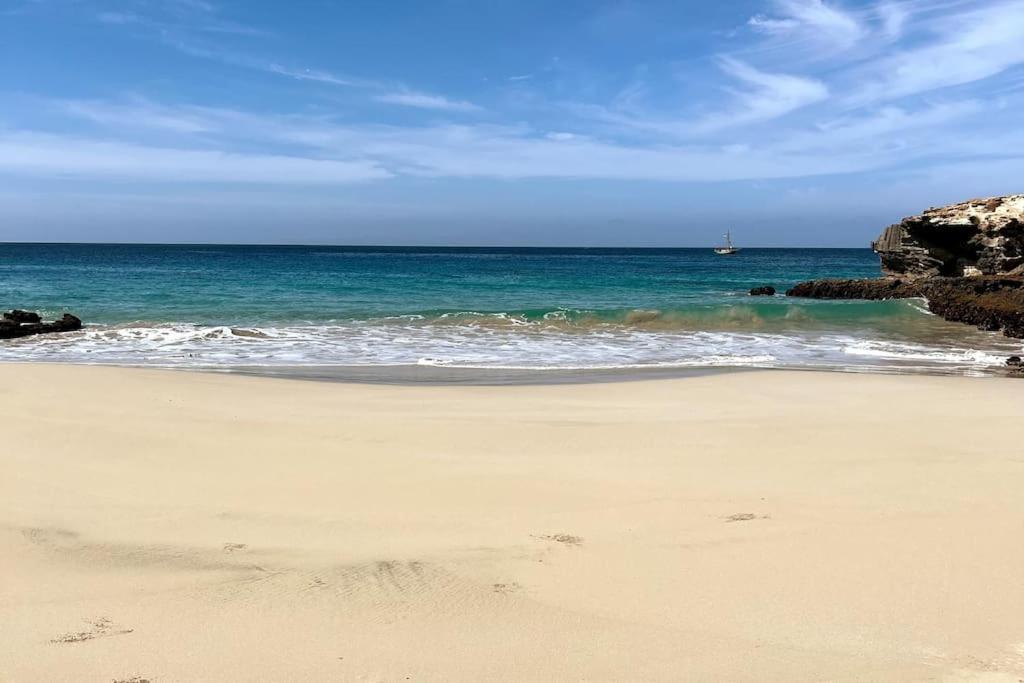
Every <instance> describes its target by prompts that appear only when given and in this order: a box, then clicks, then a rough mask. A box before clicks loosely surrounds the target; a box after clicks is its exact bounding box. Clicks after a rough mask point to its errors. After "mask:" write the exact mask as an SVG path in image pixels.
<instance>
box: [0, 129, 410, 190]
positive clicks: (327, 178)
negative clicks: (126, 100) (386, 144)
mask: <svg viewBox="0 0 1024 683" xmlns="http://www.w3.org/2000/svg"><path fill="white" fill-rule="evenodd" d="M3 172H6V173H12V172H13V173H18V174H22V175H37V176H46V177H63V178H89V179H97V178H105V179H113V180H132V181H139V180H143V181H154V180H156V181H164V182H220V183H270V184H278V185H281V184H284V185H288V184H338V183H351V182H358V181H367V180H379V179H382V178H387V177H389V176H390V175H391V174H390V173H389V172H388V171H387V170H385V169H383V168H381V167H380V166H378V165H377V164H375V163H373V162H371V161H366V160H355V161H339V160H331V159H310V158H301V157H290V156H278V155H267V154H243V153H237V152H226V151H219V150H218V151H213V150H202V149H180V148H171V147H153V146H146V145H136V144H129V143H124V142H114V141H107V140H98V139H91V138H81V137H74V136H68V135H52V134H42V133H29V132H18V133H5V134H0V173H3Z"/></svg>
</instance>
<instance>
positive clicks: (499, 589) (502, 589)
mask: <svg viewBox="0 0 1024 683" xmlns="http://www.w3.org/2000/svg"><path fill="white" fill-rule="evenodd" d="M520 588H522V586H520V585H519V584H518V583H515V582H513V583H496V584H494V592H495V593H501V594H502V595H508V594H509V593H515V592H516V591H517V590H519V589H520Z"/></svg>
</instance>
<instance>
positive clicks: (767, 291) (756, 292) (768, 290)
mask: <svg viewBox="0 0 1024 683" xmlns="http://www.w3.org/2000/svg"><path fill="white" fill-rule="evenodd" d="M750 296H775V288H774V287H770V286H765V287H754V288H753V289H751V290H750Z"/></svg>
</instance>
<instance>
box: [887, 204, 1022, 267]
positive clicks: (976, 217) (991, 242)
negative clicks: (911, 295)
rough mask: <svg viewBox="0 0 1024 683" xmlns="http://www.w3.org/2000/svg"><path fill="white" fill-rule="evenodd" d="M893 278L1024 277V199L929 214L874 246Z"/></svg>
mask: <svg viewBox="0 0 1024 683" xmlns="http://www.w3.org/2000/svg"><path fill="white" fill-rule="evenodd" d="M871 247H872V248H873V249H874V250H875V251H876V252H877V253H878V255H879V256H880V257H881V259H882V272H883V273H884V274H885V275H886V276H888V277H899V278H904V279H920V278H926V277H935V276H947V277H961V276H968V277H970V276H975V275H1004V274H1008V275H1024V194H1016V195H1008V196H1005V197H989V198H987V199H972V200H969V201H966V202H961V203H959V204H952V205H950V206H944V207H940V208H932V209H928V210H927V211H925V212H924V213H922V214H920V215H919V216H910V217H909V218H904V219H903V220H902V221H900V222H899V223H896V224H895V225H890V226H889V227H888V228H886V229H885V231H884V232H882V234H881V235H880V236H879V238H878V239H877V240H875V241H874V242H872V244H871Z"/></svg>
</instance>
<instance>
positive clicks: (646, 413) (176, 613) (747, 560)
mask: <svg viewBox="0 0 1024 683" xmlns="http://www.w3.org/2000/svg"><path fill="white" fill-rule="evenodd" d="M0 387H2V391H0V411H2V414H3V415H5V417H6V419H7V420H8V421H9V424H11V425H16V428H11V429H9V430H7V431H6V433H5V447H4V449H2V450H0V557H4V558H5V561H4V562H3V563H0V623H3V624H4V625H5V638H4V639H3V641H2V642H0V678H2V679H4V680H11V681H31V680H48V681H69V682H70V681H79V680H130V679H131V678H132V677H133V676H137V677H139V678H143V679H148V680H153V681H159V680H173V681H200V680H211V679H217V680H297V679H302V680H324V679H360V678H365V679H369V680H405V679H406V678H407V677H409V678H410V679H411V680H465V681H472V680H485V679H487V680H496V679H497V680H553V679H567V678H573V679H579V678H586V679H587V680H623V679H630V678H631V679H643V680H652V681H653V680H666V681H668V680H678V678H679V677H680V674H681V673H682V674H683V675H684V677H688V678H694V679H705V680H707V679H718V680H725V679H727V680H751V681H753V680H792V681H810V680H822V679H829V680H837V681H858V680H895V679H898V680H935V679H951V680H989V681H1000V682H1001V681H1015V680H1017V679H1018V678H1020V677H1021V676H1024V622H1022V620H1021V615H1020V610H1019V605H1021V604H1024V585H1022V584H1021V582H1020V581H1018V580H1017V568H1019V567H1020V566H1022V565H1024V548H1022V546H1021V545H1020V543H1019V542H1018V539H1019V535H1020V529H1021V528H1024V511H1022V509H1021V506H1020V505H1019V499H1020V491H1021V489H1022V488H1024V461H1021V458H1020V455H1019V445H1020V443H1022V440H1024V425H1022V424H1021V422H1020V414H1019V413H1020V410H1019V406H1020V401H1021V397H1022V396H1024V393H1022V391H1024V385H1022V384H1020V383H1018V382H1014V381H1011V380H1001V379H998V378H996V379H991V378H964V377H926V376H883V375H865V374H841V373H820V372H787V371H778V372H751V373H746V372H744V373H736V372H726V373H715V374H710V375H703V376H695V377H687V378H684V379H665V380H657V381H638V382H615V383H604V384H563V385H544V386H526V385H521V386H506V387H500V388H498V387H489V386H459V385H448V386H415V385H405V386H397V385H370V384H355V383H348V384H345V383H336V382H308V381H303V382H299V381H286V380H282V379H271V378H257V377H247V376H239V375H233V374H224V373H195V372H184V373H182V372H177V373H174V372H157V371H154V370H151V369H131V370H129V369H126V368H112V367H96V366H81V365H78V366H69V365H44V364H21V365H13V364H12V365H8V364H4V365H0Z"/></svg>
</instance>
